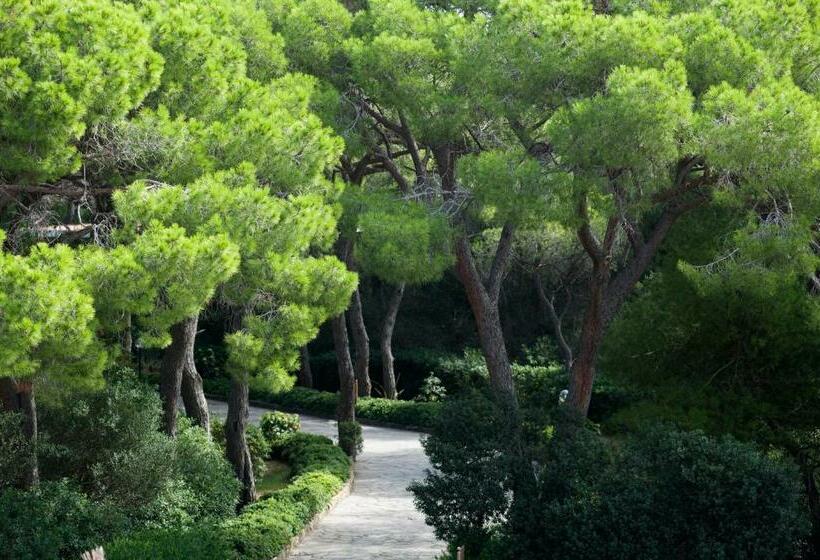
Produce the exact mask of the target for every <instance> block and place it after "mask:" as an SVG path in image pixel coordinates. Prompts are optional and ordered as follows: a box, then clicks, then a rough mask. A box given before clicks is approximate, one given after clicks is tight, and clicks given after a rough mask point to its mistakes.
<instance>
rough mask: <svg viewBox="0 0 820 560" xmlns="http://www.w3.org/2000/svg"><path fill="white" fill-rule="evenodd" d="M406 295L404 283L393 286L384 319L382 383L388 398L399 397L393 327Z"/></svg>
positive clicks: (381, 342) (381, 341)
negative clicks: (394, 358)
mask: <svg viewBox="0 0 820 560" xmlns="http://www.w3.org/2000/svg"><path fill="white" fill-rule="evenodd" d="M403 296H404V283H401V284H399V285H398V286H395V287H394V288H393V293H392V294H390V299H389V300H388V302H387V310H386V311H385V314H384V319H383V320H382V332H381V340H380V341H379V342H380V344H381V351H382V383H384V396H385V398H387V399H397V398H398V397H399V393H398V389H397V388H396V372H395V370H394V368H393V362H394V360H393V329H394V328H395V326H396V316H397V315H398V314H399V307H401V300H402V297H403Z"/></svg>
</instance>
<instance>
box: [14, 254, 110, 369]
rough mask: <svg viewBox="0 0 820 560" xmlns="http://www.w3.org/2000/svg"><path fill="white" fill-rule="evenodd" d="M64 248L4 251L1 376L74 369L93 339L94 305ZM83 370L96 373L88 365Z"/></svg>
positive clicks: (89, 362)
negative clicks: (27, 252) (24, 252)
mask: <svg viewBox="0 0 820 560" xmlns="http://www.w3.org/2000/svg"><path fill="white" fill-rule="evenodd" d="M82 286H83V284H82V282H81V281H80V279H79V278H78V276H77V270H76V266H75V260H74V255H73V252H72V250H71V249H69V248H68V247H65V246H58V247H54V248H51V247H48V246H46V245H37V246H35V247H34V248H33V249H32V251H31V254H30V255H29V256H26V257H22V256H18V255H11V254H9V253H5V252H3V253H0V309H2V313H0V372H2V373H0V376H11V377H29V376H32V375H36V374H43V373H47V374H51V375H58V374H65V373H74V372H73V371H72V370H71V365H72V362H74V361H75V360H77V359H79V358H83V357H84V358H85V359H86V361H85V363H84V365H85V366H92V365H95V364H94V363H93V362H94V360H93V357H92V356H91V355H90V354H91V353H89V355H88V356H86V355H85V354H86V353H87V352H88V349H89V346H90V344H91V343H92V341H93V331H92V330H91V325H92V321H93V318H94V309H93V306H92V301H91V298H90V296H88V295H87V294H86V293H84V291H83V289H82ZM83 373H85V374H91V373H94V370H93V368H92V367H89V369H88V370H87V371H84V372H83Z"/></svg>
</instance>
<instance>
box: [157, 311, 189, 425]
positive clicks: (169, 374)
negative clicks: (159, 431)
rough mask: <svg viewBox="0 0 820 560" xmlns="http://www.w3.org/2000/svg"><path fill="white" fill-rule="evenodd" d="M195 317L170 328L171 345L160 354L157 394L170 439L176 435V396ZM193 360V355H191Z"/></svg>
mask: <svg viewBox="0 0 820 560" xmlns="http://www.w3.org/2000/svg"><path fill="white" fill-rule="evenodd" d="M196 326H197V317H196V316H194V317H189V318H188V319H185V320H183V321H180V322H179V323H177V324H176V325H174V326H172V327H171V344H170V345H168V347H167V348H166V349H165V351H164V352H163V354H162V363H161V365H160V378H159V392H160V396H161V397H162V425H163V429H164V430H165V433H166V434H168V435H169V436H171V437H176V435H177V396H178V395H179V394H180V391H181V390H182V372H183V369H184V368H185V360H186V358H187V354H188V350H189V348H190V351H191V352H192V353H193V344H194V338H195V337H196ZM192 359H193V355H192Z"/></svg>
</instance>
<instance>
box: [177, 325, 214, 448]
mask: <svg viewBox="0 0 820 560" xmlns="http://www.w3.org/2000/svg"><path fill="white" fill-rule="evenodd" d="M189 321H191V323H192V325H191V326H190V328H188V329H186V330H185V336H186V339H185V358H184V360H183V364H182V402H184V403H185V412H186V413H187V414H188V416H189V417H191V418H192V419H193V421H194V424H196V425H197V426H199V427H200V428H202V429H203V430H205V433H207V434H208V437H210V435H211V417H210V414H209V412H208V400H207V399H206V398H205V389H204V388H203V386H202V376H201V375H199V372H198V371H197V370H196V362H195V361H194V346H195V344H196V331H197V325H198V324H199V316H196V317H192V318H191V319H189Z"/></svg>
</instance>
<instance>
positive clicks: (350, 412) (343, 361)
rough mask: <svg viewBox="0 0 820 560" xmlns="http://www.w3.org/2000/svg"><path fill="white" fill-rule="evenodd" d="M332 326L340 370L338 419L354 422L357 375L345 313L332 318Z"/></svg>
mask: <svg viewBox="0 0 820 560" xmlns="http://www.w3.org/2000/svg"><path fill="white" fill-rule="evenodd" d="M330 326H331V329H332V330H333V347H334V348H335V350H336V362H337V368H338V371H339V400H338V404H337V406H336V420H337V421H339V422H352V421H354V420H356V396H357V395H356V377H355V374H354V373H353V363H352V361H351V359H350V349H349V347H348V344H349V343H348V339H347V325H346V324H345V315H344V313H341V314H339V315H338V316H336V317H334V318H333V319H331V320H330Z"/></svg>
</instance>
